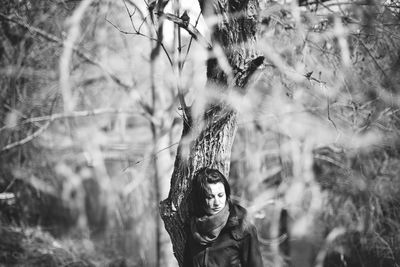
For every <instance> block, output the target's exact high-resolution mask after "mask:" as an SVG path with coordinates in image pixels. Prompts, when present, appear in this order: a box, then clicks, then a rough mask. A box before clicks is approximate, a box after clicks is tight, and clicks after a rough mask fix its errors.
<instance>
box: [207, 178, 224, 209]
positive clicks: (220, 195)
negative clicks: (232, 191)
mask: <svg viewBox="0 0 400 267" xmlns="http://www.w3.org/2000/svg"><path fill="white" fill-rule="evenodd" d="M207 187H208V191H209V192H210V194H209V195H208V196H207V197H206V207H205V211H206V213H207V214H208V215H214V214H217V213H218V212H220V211H221V210H222V209H223V208H224V207H225V204H226V194H225V187H224V184H223V183H221V182H218V183H216V184H207Z"/></svg>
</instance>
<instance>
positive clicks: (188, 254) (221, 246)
mask: <svg viewBox="0 0 400 267" xmlns="http://www.w3.org/2000/svg"><path fill="white" fill-rule="evenodd" d="M229 212H230V214H229V218H228V221H227V223H226V225H225V227H224V228H223V229H222V231H221V233H220V234H219V236H218V237H217V239H216V240H215V241H214V242H213V243H212V244H209V245H206V246H202V245H200V244H199V243H197V242H196V241H195V240H194V239H193V237H192V234H191V233H189V234H188V240H187V242H186V246H185V252H184V260H183V266H184V267H262V266H263V264H262V259H261V253H260V248H259V243H258V238H257V230H256V228H255V226H254V225H253V224H251V223H250V222H248V221H246V220H245V218H246V210H245V209H244V208H243V207H241V206H239V205H237V204H230V208H229Z"/></svg>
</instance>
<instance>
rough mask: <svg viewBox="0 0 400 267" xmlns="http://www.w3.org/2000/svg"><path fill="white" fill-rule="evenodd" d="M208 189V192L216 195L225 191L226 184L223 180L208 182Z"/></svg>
mask: <svg viewBox="0 0 400 267" xmlns="http://www.w3.org/2000/svg"><path fill="white" fill-rule="evenodd" d="M206 189H207V193H208V194H212V195H216V194H219V193H225V187H224V184H223V183H221V182H218V183H215V184H211V183H207V184H206Z"/></svg>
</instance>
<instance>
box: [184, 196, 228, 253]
mask: <svg viewBox="0 0 400 267" xmlns="http://www.w3.org/2000/svg"><path fill="white" fill-rule="evenodd" d="M228 217H229V204H228V203H226V205H225V207H224V208H223V209H222V210H221V211H220V212H218V213H217V214H214V215H210V216H208V215H205V216H203V217H201V218H194V219H192V221H191V227H190V228H191V231H192V235H193V238H194V240H196V241H197V242H198V243H200V244H201V245H207V244H210V243H212V242H214V241H215V239H217V237H218V235H219V233H220V232H221V230H222V229H223V228H224V226H225V224H226V222H227V221H228Z"/></svg>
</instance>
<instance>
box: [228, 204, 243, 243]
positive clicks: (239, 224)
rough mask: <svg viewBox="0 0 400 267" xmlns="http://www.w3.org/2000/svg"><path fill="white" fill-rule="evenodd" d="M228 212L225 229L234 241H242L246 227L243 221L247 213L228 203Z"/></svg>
mask: <svg viewBox="0 0 400 267" xmlns="http://www.w3.org/2000/svg"><path fill="white" fill-rule="evenodd" d="M229 211H230V214H229V218H228V222H227V223H226V226H225V227H226V229H227V230H229V231H230V232H231V235H232V237H233V238H234V239H236V240H239V239H242V238H243V236H244V230H245V225H246V222H245V221H246V214H247V211H246V209H245V208H243V207H242V206H240V205H239V204H236V203H230V208H229Z"/></svg>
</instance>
